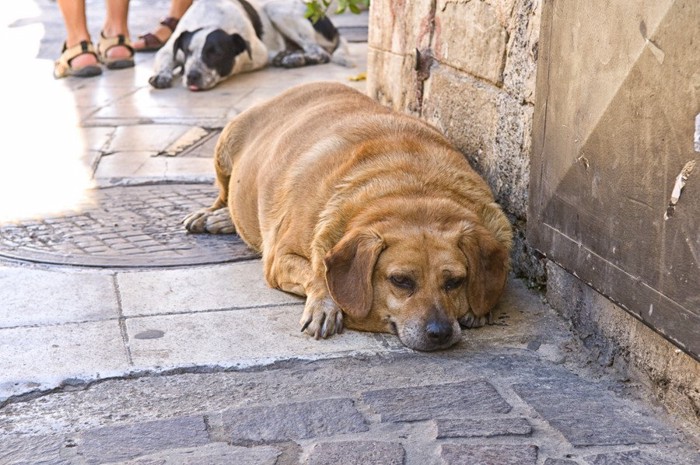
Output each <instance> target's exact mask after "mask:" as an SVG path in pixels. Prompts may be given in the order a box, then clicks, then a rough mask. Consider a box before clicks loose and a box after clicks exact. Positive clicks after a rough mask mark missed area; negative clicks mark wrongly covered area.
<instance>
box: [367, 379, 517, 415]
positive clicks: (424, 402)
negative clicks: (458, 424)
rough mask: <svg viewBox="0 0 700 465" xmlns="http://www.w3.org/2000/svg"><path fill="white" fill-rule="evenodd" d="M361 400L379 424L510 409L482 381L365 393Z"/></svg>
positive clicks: (496, 393) (487, 384)
mask: <svg viewBox="0 0 700 465" xmlns="http://www.w3.org/2000/svg"><path fill="white" fill-rule="evenodd" d="M362 399H363V401H364V402H365V403H366V404H368V405H369V406H370V407H371V408H372V410H374V411H375V412H376V413H378V414H379V415H380V416H381V418H382V421H383V422H390V421H418V420H428V419H438V418H464V417H468V416H471V415H483V414H494V413H508V412H509V411H510V409H511V406H510V405H509V404H508V402H506V401H505V399H503V397H501V396H500V394H498V392H497V391H496V389H495V388H494V387H493V386H492V385H491V384H489V383H488V382H486V381H475V382H465V383H451V384H438V385H432V386H416V387H406V388H397V389H381V390H377V391H369V392H365V393H364V394H363V395H362Z"/></svg>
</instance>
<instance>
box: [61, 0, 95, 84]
mask: <svg viewBox="0 0 700 465" xmlns="http://www.w3.org/2000/svg"><path fill="white" fill-rule="evenodd" d="M57 3H58V8H59V9H60V10H61V15H62V16H63V22H64V25H65V27H66V42H65V43H64V48H63V52H62V54H61V57H60V58H59V59H58V60H57V61H56V65H55V67H54V76H55V77H56V78H60V77H64V76H70V75H75V76H82V77H87V76H95V75H97V74H100V73H101V72H102V68H100V66H99V61H98V59H97V55H96V54H95V52H94V49H93V47H92V42H91V40H90V33H89V32H88V29H87V19H86V16H85V1H84V0H83V1H76V0H58V2H57Z"/></svg>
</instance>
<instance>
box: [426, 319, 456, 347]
mask: <svg viewBox="0 0 700 465" xmlns="http://www.w3.org/2000/svg"><path fill="white" fill-rule="evenodd" d="M425 334H427V336H428V339H430V341H431V342H432V343H434V344H436V345H441V344H445V343H446V342H449V340H450V339H451V338H452V325H451V324H450V323H449V322H448V321H446V320H431V321H428V324H427V325H425Z"/></svg>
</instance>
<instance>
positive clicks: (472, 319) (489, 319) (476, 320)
mask: <svg viewBox="0 0 700 465" xmlns="http://www.w3.org/2000/svg"><path fill="white" fill-rule="evenodd" d="M491 323H493V312H489V313H488V314H487V315H484V316H476V315H474V314H473V313H472V311H471V310H469V312H467V314H466V315H464V316H463V317H462V318H460V319H459V324H460V325H461V326H462V328H481V327H482V326H485V325H487V324H491Z"/></svg>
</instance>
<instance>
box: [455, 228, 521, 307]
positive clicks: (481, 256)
mask: <svg viewBox="0 0 700 465" xmlns="http://www.w3.org/2000/svg"><path fill="white" fill-rule="evenodd" d="M459 246H460V248H461V249H462V252H463V253H464V255H465V256H466V257H467V264H468V272H467V273H468V278H469V282H468V287H467V297H468V299H469V307H470V308H471V311H472V313H474V315H476V316H484V315H487V314H488V313H489V312H490V311H491V309H492V308H493V307H494V306H495V305H496V303H498V299H499V298H500V297H501V293H502V292H503V288H504V287H505V284H506V278H507V276H508V263H509V254H508V248H507V247H506V246H504V245H503V244H502V243H500V242H499V241H497V240H496V239H495V238H494V237H493V236H492V235H491V234H490V233H489V232H488V231H487V230H486V229H485V228H483V227H481V226H474V225H472V226H470V227H468V228H465V232H464V234H463V235H462V238H461V240H460V244H459Z"/></svg>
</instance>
